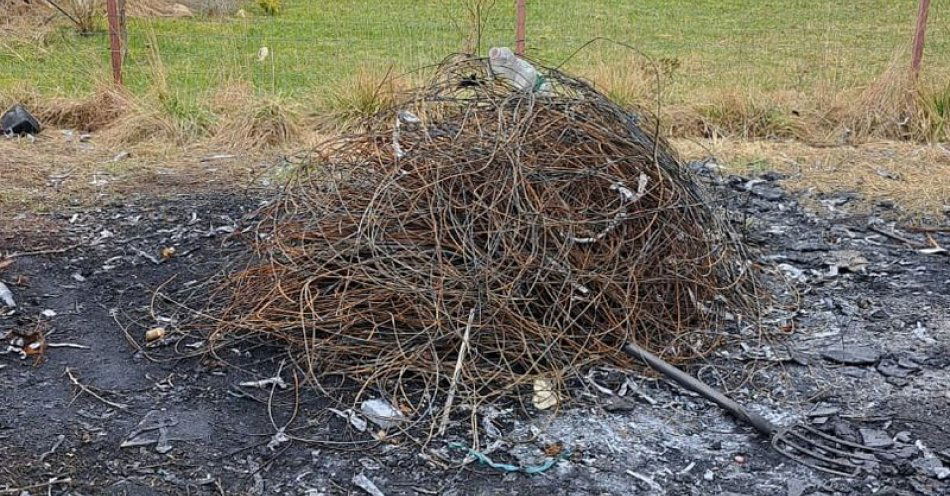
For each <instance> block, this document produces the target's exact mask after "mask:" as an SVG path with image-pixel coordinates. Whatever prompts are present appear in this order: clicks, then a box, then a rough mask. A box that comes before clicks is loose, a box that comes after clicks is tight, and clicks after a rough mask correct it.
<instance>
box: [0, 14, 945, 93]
mask: <svg viewBox="0 0 950 496" xmlns="http://www.w3.org/2000/svg"><path fill="white" fill-rule="evenodd" d="M466 1H469V0H388V1H385V2H384V1H379V0H335V1H324V2H316V1H312V0H284V1H283V3H282V7H281V11H280V13H279V14H278V15H276V16H269V15H264V13H263V12H262V10H261V9H260V7H258V5H257V2H256V1H254V2H249V3H248V4H247V5H245V10H247V11H248V13H249V16H248V17H247V18H245V19H241V18H237V17H225V18H195V19H130V20H129V22H128V25H129V42H130V46H129V51H128V58H127V66H126V81H127V84H128V86H129V87H130V88H131V89H132V90H133V92H138V93H142V92H145V91H146V90H147V89H148V88H149V86H150V74H151V73H152V71H151V70H150V68H149V56H148V53H149V47H148V46H147V45H148V43H149V42H148V40H149V36H148V35H147V33H148V32H149V30H152V31H153V32H154V33H155V39H156V40H157V43H158V45H159V46H158V49H159V52H160V54H161V57H162V60H163V62H164V65H165V71H166V73H167V81H168V86H169V88H170V90H171V91H172V92H174V93H176V94H177V95H179V99H178V100H177V101H179V102H187V101H195V102H198V101H201V100H202V99H203V98H204V97H205V96H206V95H208V94H209V92H210V91H212V90H214V88H216V87H217V86H219V85H220V84H221V83H222V82H223V81H225V80H227V79H239V80H247V81H251V82H252V83H253V85H254V87H255V88H257V89H258V90H259V91H262V92H266V93H272V94H278V95H281V96H283V97H289V98H296V97H302V96H305V95H314V94H317V95H319V94H322V93H325V92H327V91H330V90H331V89H332V88H333V87H334V86H335V85H338V84H340V82H341V81H345V80H347V79H349V78H352V76H353V75H354V74H355V73H356V72H357V71H358V70H359V69H360V68H366V67H368V68H371V69H376V70H381V71H382V72H385V70H386V68H387V67H389V66H394V67H395V68H396V70H397V71H405V70H409V69H412V68H416V67H420V66H424V65H427V64H432V63H435V62H437V61H439V60H440V59H441V58H442V57H444V56H445V55H447V54H449V53H451V52H454V51H458V50H459V49H460V47H461V46H462V45H463V39H464V37H465V35H466V34H467V32H468V27H467V25H466V22H465V20H464V9H463V5H464V4H465V3H466ZM513 3H514V2H511V1H507V0H498V2H497V5H496V7H495V8H494V9H493V10H492V11H491V13H490V15H489V16H488V19H487V27H486V30H485V32H484V34H483V43H482V47H483V50H485V49H487V47H488V46H492V45H511V44H512V38H513V29H512V28H513V13H512V4H513ZM916 5H917V0H851V1H849V2H833V1H831V0H811V1H806V0H786V1H782V2H779V1H763V0H637V1H630V0H583V1H582V0H545V1H543V2H541V1H534V2H529V13H528V18H529V19H528V44H529V49H530V54H531V56H533V57H536V58H539V59H542V60H544V61H547V62H549V63H558V62H560V61H563V60H564V59H565V58H567V57H568V55H569V54H570V53H572V52H573V51H574V50H575V49H576V48H578V47H579V46H580V45H582V44H584V43H585V42H587V41H588V40H590V39H592V38H594V37H598V36H603V37H608V38H611V39H614V40H617V41H621V42H624V43H627V44H630V45H632V46H635V47H637V48H638V49H639V50H641V51H642V52H644V53H645V54H647V55H649V56H651V57H654V58H656V59H662V60H663V65H664V67H666V68H667V69H669V68H672V73H673V77H672V79H669V80H668V81H667V85H668V87H667V89H668V90H669V94H670V95H671V96H672V98H671V100H672V102H674V103H676V102H684V101H693V100H695V99H696V98H702V95H708V94H710V93H711V92H715V91H716V90H719V89H729V90H734V89H736V88H754V89H756V90H761V91H773V90H795V91H802V92H806V93H807V92H809V91H816V89H817V88H819V87H823V88H825V89H828V88H830V89H832V90H834V89H840V88H851V87H855V86H859V85H862V84H866V83H867V82H868V81H870V79H871V78H873V77H874V76H875V75H876V74H878V73H879V72H880V71H881V70H883V68H884V67H885V65H886V64H887V62H888V60H889V59H890V58H891V57H892V56H893V55H894V53H895V50H897V49H898V48H899V47H902V46H906V45H907V43H908V42H909V40H910V38H911V36H912V29H913V23H914V16H915V13H916ZM931 9H932V11H931V15H930V31H929V33H928V43H927V49H926V53H925V61H924V67H925V73H924V77H925V78H927V79H928V80H932V81H941V80H946V79H947V78H948V77H950V3H948V2H934V4H933V5H932V7H931ZM49 38H50V41H48V42H47V44H46V46H44V47H41V48H36V47H34V46H33V44H32V43H29V44H28V43H25V42H24V43H17V42H9V43H6V45H2V44H0V68H2V70H0V93H2V92H5V91H6V92H9V91H11V89H12V88H14V87H15V86H16V85H17V84H23V83H24V82H28V84H30V85H33V86H34V87H35V88H36V89H37V90H38V91H40V92H41V93H44V94H55V95H74V94H82V93H84V92H88V91H91V90H92V88H93V87H94V86H95V82H96V81H97V80H99V81H101V80H102V79H103V78H107V77H108V74H109V65H108V50H107V48H108V37H107V36H106V34H105V33H97V34H93V35H91V36H79V35H76V34H75V33H73V32H72V31H71V30H70V28H69V27H68V25H67V24H65V23H64V24H63V26H62V28H60V30H59V31H58V32H57V33H56V34H55V35H54V36H51V37H49ZM262 46H266V47H268V49H269V51H270V54H271V55H270V56H269V57H268V58H267V59H266V60H264V61H263V62H260V61H258V58H257V55H258V51H259V49H260V48H261V47H262ZM603 60H606V61H617V62H618V63H626V62H628V61H629V60H630V55H629V52H628V51H627V50H626V49H622V48H620V47H618V46H615V45H610V44H608V43H598V44H597V45H595V46H593V47H591V48H588V49H587V50H585V51H583V52H582V53H581V54H579V55H578V56H577V57H575V58H574V59H572V61H571V62H569V63H568V67H569V68H583V66H584V65H585V64H587V63H590V62H591V61H603ZM0 96H2V95H0ZM182 106H183V107H187V106H188V105H187V104H182Z"/></svg>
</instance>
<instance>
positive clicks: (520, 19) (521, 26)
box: [515, 0, 527, 55]
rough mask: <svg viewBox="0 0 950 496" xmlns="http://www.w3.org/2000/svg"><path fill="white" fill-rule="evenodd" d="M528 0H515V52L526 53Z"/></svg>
mask: <svg viewBox="0 0 950 496" xmlns="http://www.w3.org/2000/svg"><path fill="white" fill-rule="evenodd" d="M525 1H526V0H515V53H516V54H518V55H524V45H525V18H526V17H527V13H526V12H525V10H526V9H525Z"/></svg>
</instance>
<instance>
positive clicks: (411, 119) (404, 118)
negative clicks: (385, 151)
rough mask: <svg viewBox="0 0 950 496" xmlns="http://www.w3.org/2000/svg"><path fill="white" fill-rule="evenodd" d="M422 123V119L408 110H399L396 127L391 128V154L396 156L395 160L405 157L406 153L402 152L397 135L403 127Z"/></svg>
mask: <svg viewBox="0 0 950 496" xmlns="http://www.w3.org/2000/svg"><path fill="white" fill-rule="evenodd" d="M420 122H422V119H419V117H417V116H416V114H413V113H412V112H410V111H408V110H400V111H399V113H398V114H396V125H395V126H394V127H393V154H395V155H396V158H397V159H400V158H403V157H405V156H406V152H404V151H403V149H402V146H401V145H400V144H399V133H400V130H401V129H402V126H403V125H416V124H419V123H420Z"/></svg>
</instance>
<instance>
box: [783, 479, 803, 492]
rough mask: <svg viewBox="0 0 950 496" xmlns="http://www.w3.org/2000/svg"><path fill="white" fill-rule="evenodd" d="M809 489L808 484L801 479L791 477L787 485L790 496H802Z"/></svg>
mask: <svg viewBox="0 0 950 496" xmlns="http://www.w3.org/2000/svg"><path fill="white" fill-rule="evenodd" d="M807 489H808V484H807V483H806V482H805V481H803V480H801V479H789V480H788V485H787V486H786V490H787V491H788V496H802V495H803V494H805V490H807Z"/></svg>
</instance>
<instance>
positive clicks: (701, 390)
mask: <svg viewBox="0 0 950 496" xmlns="http://www.w3.org/2000/svg"><path fill="white" fill-rule="evenodd" d="M623 351H624V352H625V353H626V354H628V355H630V356H631V357H632V358H636V359H638V360H641V361H643V362H646V364H647V365H649V366H650V367H653V368H654V369H656V370H657V371H658V372H660V373H662V374H663V375H665V376H666V377H669V378H670V379H672V380H674V381H676V383H677V384H679V385H680V386H683V387H684V388H686V389H689V390H690V391H693V392H695V393H698V394H699V395H700V396H702V397H703V398H706V399H707V400H709V401H712V402H713V403H715V404H717V405H719V406H720V407H721V408H722V409H723V410H725V411H727V412H729V413H730V414H732V416H734V417H736V418H737V419H739V420H741V421H743V422H745V423H747V424H749V425H751V426H752V427H755V430H757V431H759V432H760V433H762V434H764V435H765V436H769V437H771V436H772V434H774V433H775V431H776V427H775V425H774V424H772V422H769V421H768V420H766V419H765V418H764V417H762V416H760V415H757V414H755V413H752V412H750V411H748V410H746V409H745V408H743V407H742V405H740V404H738V403H736V402H735V401H733V400H732V399H731V398H729V397H728V396H726V395H724V394H722V393H720V392H719V391H716V390H715V389H713V388H711V387H710V386H708V385H706V383H704V382H703V381H700V380H699V379H697V378H695V377H693V376H691V375H689V374H687V373H686V372H683V371H682V370H680V369H678V368H676V367H675V366H673V365H671V364H669V363H667V362H666V361H665V360H663V359H662V358H660V357H658V356H656V355H654V354H653V353H650V352H649V351H647V350H645V349H643V348H641V347H639V346H637V345H635V344H633V343H627V344H625V345H624V346H623Z"/></svg>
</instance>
